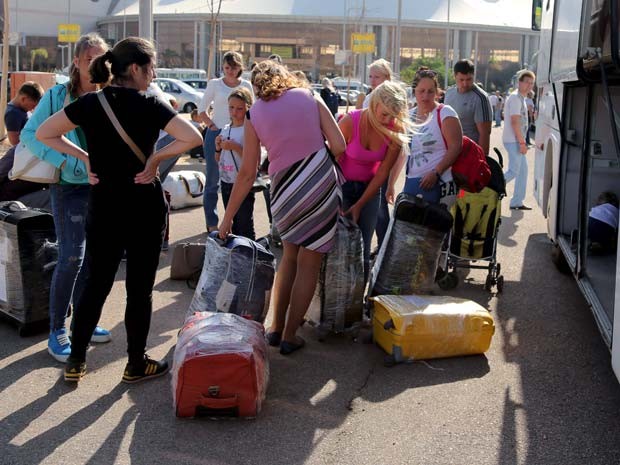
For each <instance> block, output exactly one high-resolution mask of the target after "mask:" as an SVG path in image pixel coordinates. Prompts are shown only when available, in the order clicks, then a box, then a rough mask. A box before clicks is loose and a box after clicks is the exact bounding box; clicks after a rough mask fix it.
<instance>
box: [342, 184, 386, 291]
mask: <svg viewBox="0 0 620 465" xmlns="http://www.w3.org/2000/svg"><path fill="white" fill-rule="evenodd" d="M367 187H368V183H366V182H361V181H347V182H345V183H344V184H343V185H342V209H343V210H344V211H346V210H348V209H349V208H351V206H352V205H353V204H354V203H355V202H357V201H358V200H359V198H360V197H361V196H362V194H364V191H365V190H366V188H367ZM378 211H379V192H377V194H376V195H375V196H374V197H373V198H372V199H370V200H369V201H368V202H367V203H366V205H364V208H362V211H361V213H360V217H359V220H358V222H357V225H358V226H359V228H360V230H361V231H362V239H363V240H364V280H365V281H366V280H368V274H369V272H370V244H371V242H372V235H373V233H374V231H375V227H376V225H377V212H378Z"/></svg>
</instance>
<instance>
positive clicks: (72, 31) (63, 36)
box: [58, 24, 81, 42]
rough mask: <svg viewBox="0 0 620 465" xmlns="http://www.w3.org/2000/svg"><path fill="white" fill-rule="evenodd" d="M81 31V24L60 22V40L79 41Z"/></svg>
mask: <svg viewBox="0 0 620 465" xmlns="http://www.w3.org/2000/svg"><path fill="white" fill-rule="evenodd" d="M80 35H81V31H80V25H79V24H59V25H58V42H77V41H78V39H79V38H80Z"/></svg>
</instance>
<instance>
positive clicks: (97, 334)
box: [90, 326, 112, 342]
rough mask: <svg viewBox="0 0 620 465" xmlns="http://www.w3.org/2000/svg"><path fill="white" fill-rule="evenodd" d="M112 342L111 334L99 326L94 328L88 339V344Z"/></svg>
mask: <svg viewBox="0 0 620 465" xmlns="http://www.w3.org/2000/svg"><path fill="white" fill-rule="evenodd" d="M111 340H112V333H110V331H108V330H107V329H104V328H102V327H101V326H96V327H95V330H94V331H93V335H92V337H91V338H90V342H110V341H111Z"/></svg>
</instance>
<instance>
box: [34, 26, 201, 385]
mask: <svg viewBox="0 0 620 465" xmlns="http://www.w3.org/2000/svg"><path fill="white" fill-rule="evenodd" d="M154 67H155V49H154V47H153V44H152V43H151V42H149V41H147V40H144V39H141V38H136V37H130V38H127V39H124V40H122V41H120V42H119V43H118V44H116V46H115V47H114V48H113V49H112V50H110V51H108V52H106V53H105V54H104V55H102V56H100V57H97V58H95V59H94V60H93V62H92V64H91V66H90V69H89V71H90V74H91V78H92V82H93V83H97V84H99V83H101V84H107V83H108V82H110V78H112V80H111V84H110V85H109V86H107V87H106V88H105V89H104V90H103V91H101V92H92V93H89V94H85V95H83V96H82V97H80V98H79V99H77V100H76V101H75V102H73V103H71V104H70V105H68V106H67V107H65V108H64V110H62V111H59V112H58V113H55V114H54V115H53V116H52V117H50V118H49V119H48V120H47V121H45V122H44V123H43V124H42V125H41V126H40V127H39V129H38V130H37V132H36V137H37V139H39V140H40V141H41V142H43V143H44V144H46V145H48V146H50V147H52V148H53V149H55V150H57V151H59V152H61V153H66V154H68V155H70V156H72V157H75V158H78V159H80V160H82V161H83V162H84V164H85V166H86V169H87V172H88V179H89V182H90V184H91V185H92V188H91V191H90V199H89V203H88V213H87V218H86V254H85V264H84V266H86V268H87V269H88V274H87V278H86V282H85V285H84V291H83V292H82V295H81V297H80V299H79V300H78V302H77V306H76V311H75V325H74V330H73V335H72V346H71V355H70V356H69V359H68V360H67V364H66V366H65V374H64V376H65V380H66V381H73V382H77V381H79V380H80V379H81V378H82V377H83V376H84V374H85V373H86V349H87V346H88V342H89V340H90V336H91V335H92V333H93V330H94V328H95V326H96V325H97V322H98V321H99V317H100V316H101V311H102V308H103V304H104V303H105V300H106V298H107V296H108V294H109V292H110V289H111V288H112V284H113V283H114V276H115V274H116V271H117V269H118V265H119V263H120V261H121V258H122V256H123V251H125V250H126V252H127V277H126V289H127V306H126V309H125V327H126V330H127V352H128V355H129V361H128V363H127V366H126V368H125V372H124V375H123V378H122V380H123V382H126V383H135V382H138V381H141V380H144V379H149V378H153V377H156V376H161V375H163V374H165V373H166V372H167V371H168V364H167V363H166V362H165V361H155V360H152V359H151V358H149V357H148V356H147V355H146V353H145V350H146V340H147V336H148V332H149V326H150V322H151V312H152V293H153V284H154V282H155V273H156V271H157V265H158V262H159V252H160V250H161V245H162V240H163V233H164V229H165V216H166V202H165V200H164V196H163V191H162V188H161V184H160V182H159V179H158V178H157V167H158V165H159V163H160V162H161V161H162V160H164V159H167V158H170V157H173V156H175V155H176V154H178V153H181V152H184V151H185V150H189V149H190V148H192V147H194V146H196V145H199V144H200V143H201V137H200V134H199V133H198V131H197V130H196V129H195V128H194V126H192V125H191V123H190V122H189V121H186V120H184V119H183V118H181V117H180V116H178V115H177V114H176V113H175V111H174V110H173V109H172V108H171V107H170V106H167V105H165V104H163V103H161V102H160V101H158V100H157V99H156V98H155V97H147V96H146V95H144V94H143V93H142V92H144V91H145V90H146V88H147V87H148V85H149V84H150V82H151V81H152V80H153V78H154V77H155V71H154ZM102 97H103V98H102ZM106 103H107V105H109V107H110V108H109V109H110V110H111V112H112V113H113V114H114V115H115V116H116V118H117V119H118V122H119V123H120V126H121V127H122V129H123V130H124V131H125V132H126V134H127V135H128V137H123V136H121V135H120V131H118V130H117V127H116V126H115V124H114V123H113V122H112V119H111V118H112V115H109V113H107V112H106V110H105V108H104V107H105V106H106ZM76 126H80V127H81V128H82V130H83V131H84V134H85V137H86V141H87V146H88V150H89V151H88V152H86V151H84V150H83V149H81V148H80V147H78V146H77V145H75V144H74V143H72V142H70V141H69V140H68V139H66V138H65V137H64V136H63V135H64V134H65V133H67V132H69V131H71V130H73V129H74V128H75V127H76ZM161 129H163V130H164V131H166V132H167V133H169V134H170V135H172V136H173V137H174V138H175V141H174V142H172V143H171V144H169V145H167V146H165V147H163V148H162V149H160V150H158V151H156V152H155V153H152V150H153V147H154V145H155V142H156V141H157V137H158V135H159V131H160V130H161ZM129 139H131V140H129ZM125 141H128V142H125ZM131 144H132V147H131V148H130V145H131ZM140 152H142V156H140ZM144 154H146V156H144Z"/></svg>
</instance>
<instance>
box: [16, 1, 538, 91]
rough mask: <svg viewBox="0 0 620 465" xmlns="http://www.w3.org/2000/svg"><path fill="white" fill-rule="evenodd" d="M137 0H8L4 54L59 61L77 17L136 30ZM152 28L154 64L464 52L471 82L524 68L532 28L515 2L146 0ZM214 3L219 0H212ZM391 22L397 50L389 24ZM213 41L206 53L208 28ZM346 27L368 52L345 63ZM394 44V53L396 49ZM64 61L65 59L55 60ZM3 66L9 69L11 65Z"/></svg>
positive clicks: (332, 61)
mask: <svg viewBox="0 0 620 465" xmlns="http://www.w3.org/2000/svg"><path fill="white" fill-rule="evenodd" d="M140 3H141V2H140V0H49V1H47V2H45V3H44V4H43V2H41V1H40V0H9V10H10V11H9V12H10V21H11V26H10V29H11V31H13V32H18V33H19V37H15V34H14V35H13V40H14V42H15V40H16V39H18V41H19V42H18V43H19V44H20V46H19V47H17V49H18V50H17V54H16V52H15V48H16V47H15V46H13V47H11V50H12V52H11V61H12V62H13V66H15V64H16V57H17V55H19V57H20V58H21V67H20V69H29V67H30V66H31V65H35V66H38V67H39V68H40V69H41V70H44V68H45V67H46V66H47V67H48V68H50V67H51V68H53V67H57V68H60V67H61V66H62V64H63V63H62V60H61V58H60V56H61V52H62V51H64V50H65V49H64V48H63V45H64V44H60V43H59V42H58V38H57V25H58V24H61V23H77V24H80V26H81V30H82V32H88V31H91V30H97V31H99V32H100V33H101V34H102V36H104V37H105V38H106V39H109V40H110V42H111V43H113V42H115V41H117V40H119V39H121V38H123V37H125V36H128V35H137V34H138V15H139V6H140ZM152 3H153V10H152V11H153V20H154V26H153V31H154V33H153V36H154V39H155V41H156V43H157V49H158V62H159V66H163V67H188V68H194V67H197V68H203V69H207V68H208V63H209V60H215V63H214V65H213V67H212V69H214V70H217V69H218V68H219V66H218V64H219V57H221V54H222V53H223V52H225V51H227V50H236V51H239V52H241V53H242V54H243V56H244V59H245V60H246V63H247V64H248V65H249V64H250V63H252V62H254V61H260V60H262V59H265V58H266V57H268V56H269V55H271V54H272V53H277V54H279V55H281V56H282V57H283V59H284V61H285V63H286V64H287V65H288V66H289V68H291V69H300V70H303V71H305V72H306V73H308V74H309V75H310V76H311V77H312V78H313V79H318V78H319V77H320V76H323V75H342V74H343V72H344V73H345V74H348V73H352V75H354V76H360V77H363V75H364V74H365V72H364V70H365V66H366V65H367V64H368V63H370V62H371V61H372V60H373V59H376V58H379V57H383V58H386V59H388V60H389V61H391V62H392V63H394V62H395V61H397V56H399V57H400V64H401V69H404V68H406V67H407V66H409V65H410V64H411V63H412V62H413V61H414V60H416V59H419V58H427V59H432V58H436V59H437V60H443V59H444V57H445V54H446V50H447V51H448V52H447V53H448V57H449V59H450V61H454V60H457V59H460V58H470V59H472V60H474V61H475V62H476V64H477V79H478V81H481V82H483V83H484V84H488V85H489V86H490V87H494V84H493V83H494V82H497V81H505V80H506V76H511V75H512V74H513V73H514V71H515V70H517V69H519V68H521V67H523V66H528V65H529V66H531V64H532V62H533V61H534V59H535V58H534V57H535V52H536V50H537V48H538V33H536V32H534V31H532V30H531V28H530V24H531V11H530V6H529V5H528V4H527V3H524V2H522V1H521V0H428V1H425V2H422V1H418V0H402V2H401V3H402V9H401V11H400V24H399V19H398V18H399V11H398V5H399V1H398V0H301V1H300V0H261V1H258V0H222V1H221V8H220V12H219V15H218V16H217V21H212V18H213V15H212V12H211V10H210V7H209V5H210V4H211V1H206V0H153V2H152ZM213 3H214V4H215V6H216V9H217V5H218V3H219V0H215V1H214V2H213ZM399 29H400V31H401V33H400V48H399V47H398V45H399V44H398V37H397V35H398V34H397V31H398V30H399ZM212 33H214V34H215V43H216V47H215V50H213V53H210V52H211V34H212ZM352 33H374V38H375V47H374V53H364V54H357V55H356V56H355V60H352V59H350V58H349V61H348V64H347V66H345V67H343V65H342V64H340V63H341V62H340V61H338V60H341V58H342V55H343V54H342V53H340V51H342V50H351V34H352ZM34 48H45V49H47V50H48V57H47V59H45V60H43V59H41V58H40V57H39V58H38V60H37V61H35V62H34V63H31V55H30V51H31V50H32V49H34ZM398 48H399V52H400V53H399V52H398V51H397V49H398ZM65 61H66V58H65ZM11 69H15V68H14V67H12V68H11Z"/></svg>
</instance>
